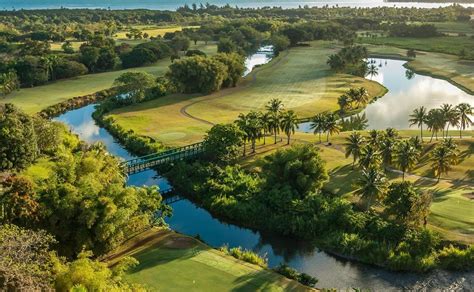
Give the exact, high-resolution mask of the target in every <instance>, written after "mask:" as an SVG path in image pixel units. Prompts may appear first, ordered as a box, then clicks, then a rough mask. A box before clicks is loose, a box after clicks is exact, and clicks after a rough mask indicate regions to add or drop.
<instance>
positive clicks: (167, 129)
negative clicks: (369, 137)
mask: <svg viewBox="0 0 474 292" xmlns="http://www.w3.org/2000/svg"><path fill="white" fill-rule="evenodd" d="M336 50H337V48H336V47H335V46H334V45H333V43H330V42H313V43H312V46H311V47H298V48H293V49H291V50H289V52H288V53H282V54H281V55H280V56H279V57H277V58H275V59H274V60H272V62H270V63H269V64H266V65H264V66H262V67H260V68H258V69H256V70H255V71H254V72H253V73H252V74H250V75H249V76H247V77H246V78H245V79H244V80H243V81H242V82H241V83H240V84H239V85H238V86H237V87H236V88H230V89H226V90H222V91H220V92H218V93H215V94H212V95H208V96H191V95H174V96H166V97H163V98H160V99H158V100H154V101H150V102H145V103H142V104H138V105H133V106H129V107H125V108H121V109H118V110H115V111H113V112H112V113H111V114H110V115H111V116H112V117H114V119H115V120H116V121H117V123H118V124H119V125H121V126H122V127H123V128H126V129H132V130H134V131H135V132H136V133H140V134H142V135H147V136H150V137H153V138H155V139H157V140H160V141H162V142H163V143H165V144H167V145H176V146H177V145H184V144H189V143H191V142H196V141H199V140H201V139H202V136H203V134H204V133H205V131H206V130H208V129H209V128H210V127H211V125H212V124H213V123H222V122H230V121H233V120H234V119H235V118H236V117H237V116H238V115H239V114H240V113H245V112H248V111H250V110H263V109H264V107H265V105H266V104H267V103H268V101H269V100H271V99H272V98H279V99H281V100H282V101H283V104H284V105H285V107H286V108H287V109H291V110H294V111H296V113H297V114H298V115H299V116H301V117H308V116H312V115H314V114H316V113H319V112H323V111H334V110H337V109H338V105H337V98H338V97H339V96H340V95H341V94H343V93H344V92H345V91H346V90H347V89H349V88H357V87H365V88H367V89H368V91H369V93H370V96H371V97H376V96H381V95H383V94H385V92H386V91H385V90H386V89H385V88H384V87H383V86H381V85H380V84H378V83H376V82H373V81H370V80H366V79H364V78H359V77H355V76H351V75H347V74H335V73H333V72H331V71H330V69H329V66H328V65H327V64H326V61H327V58H328V56H329V55H330V54H332V53H334V52H336Z"/></svg>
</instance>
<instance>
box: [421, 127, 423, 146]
mask: <svg viewBox="0 0 474 292" xmlns="http://www.w3.org/2000/svg"><path fill="white" fill-rule="evenodd" d="M420 129H421V137H420V138H421V143H423V125H421V127H420Z"/></svg>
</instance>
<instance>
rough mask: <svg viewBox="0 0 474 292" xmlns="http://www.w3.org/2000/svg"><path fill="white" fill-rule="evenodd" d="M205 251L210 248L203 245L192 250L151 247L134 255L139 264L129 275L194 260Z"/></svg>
mask: <svg viewBox="0 0 474 292" xmlns="http://www.w3.org/2000/svg"><path fill="white" fill-rule="evenodd" d="M205 249H210V248H208V247H207V248H206V247H203V246H201V245H196V246H194V247H192V248H186V249H177V248H167V247H157V246H151V247H149V248H146V249H145V250H143V251H140V252H138V253H137V254H134V255H132V256H133V257H134V258H136V259H137V260H138V262H139V264H138V265H137V266H136V267H134V268H132V269H131V270H130V271H129V273H138V272H140V271H142V270H146V269H149V268H155V267H157V266H160V265H165V264H167V263H170V262H172V261H183V260H187V259H190V258H193V257H194V256H196V255H197V254H198V253H200V252H202V251H204V250H205Z"/></svg>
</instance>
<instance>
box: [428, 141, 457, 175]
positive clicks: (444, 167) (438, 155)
mask: <svg viewBox="0 0 474 292" xmlns="http://www.w3.org/2000/svg"><path fill="white" fill-rule="evenodd" d="M457 159H458V155H457V153H456V152H455V151H453V150H452V149H449V148H448V147H446V146H445V145H443V144H440V145H438V146H436V148H435V149H434V150H433V152H431V161H432V167H433V169H434V172H435V175H436V176H437V177H438V182H439V180H440V179H441V174H443V173H446V174H447V173H448V171H449V170H451V167H452V165H454V164H456V162H457Z"/></svg>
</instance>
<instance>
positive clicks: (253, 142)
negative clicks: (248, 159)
mask: <svg viewBox="0 0 474 292" xmlns="http://www.w3.org/2000/svg"><path fill="white" fill-rule="evenodd" d="M256 141H257V139H252V153H255V143H256Z"/></svg>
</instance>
